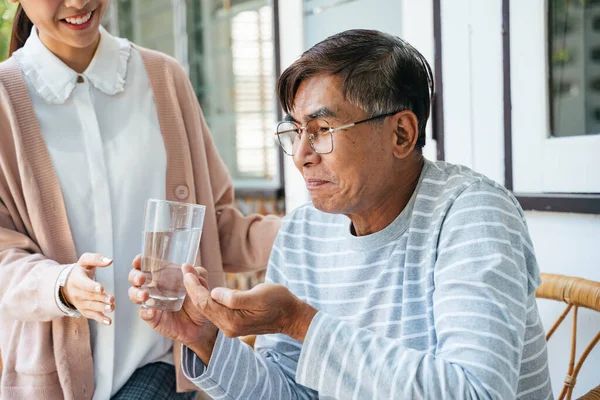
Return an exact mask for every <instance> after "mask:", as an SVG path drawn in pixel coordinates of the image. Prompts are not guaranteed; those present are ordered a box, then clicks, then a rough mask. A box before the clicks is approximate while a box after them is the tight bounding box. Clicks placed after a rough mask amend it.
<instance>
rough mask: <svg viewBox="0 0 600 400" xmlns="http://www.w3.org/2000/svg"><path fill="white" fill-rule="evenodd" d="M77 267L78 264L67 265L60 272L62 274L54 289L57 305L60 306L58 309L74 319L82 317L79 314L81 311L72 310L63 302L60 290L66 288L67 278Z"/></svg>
mask: <svg viewBox="0 0 600 400" xmlns="http://www.w3.org/2000/svg"><path fill="white" fill-rule="evenodd" d="M76 265H77V264H70V265H67V266H66V267H65V268H63V270H62V271H60V274H58V278H57V279H56V284H55V288H54V296H55V300H56V305H57V306H58V308H60V310H61V311H62V312H63V313H65V314H66V315H68V316H69V317H73V318H79V317H81V312H79V310H77V309H72V308H70V307H68V306H67V305H66V304H65V303H64V302H63V301H62V299H61V296H60V289H61V288H62V287H64V286H65V283H66V282H67V278H68V277H69V274H70V273H71V271H72V270H73V268H74V267H75V266H76Z"/></svg>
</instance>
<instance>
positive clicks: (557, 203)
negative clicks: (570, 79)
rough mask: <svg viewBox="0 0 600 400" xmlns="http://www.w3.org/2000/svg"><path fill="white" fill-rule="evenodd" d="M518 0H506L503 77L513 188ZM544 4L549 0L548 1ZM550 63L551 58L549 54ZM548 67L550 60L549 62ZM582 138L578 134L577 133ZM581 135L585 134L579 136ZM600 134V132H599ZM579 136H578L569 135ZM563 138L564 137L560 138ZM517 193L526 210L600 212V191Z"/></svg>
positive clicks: (507, 151) (508, 176)
mask: <svg viewBox="0 0 600 400" xmlns="http://www.w3.org/2000/svg"><path fill="white" fill-rule="evenodd" d="M511 1H514V0H502V28H503V29H502V47H503V54H504V57H503V59H504V61H503V62H504V65H503V67H504V68H503V75H504V76H503V79H504V82H503V84H504V148H505V157H504V159H505V186H506V188H507V189H509V190H511V191H515V176H514V173H515V171H514V162H515V159H514V153H513V150H514V147H515V143H514V140H513V110H512V94H513V93H512V82H511V78H512V75H511V43H510V33H511V27H510V3H511ZM544 4H547V3H546V1H544ZM545 62H546V63H547V62H548V61H547V58H545ZM546 67H547V64H546ZM549 84H550V82H549V79H546V85H547V87H546V92H545V96H544V97H545V98H546V102H545V106H546V107H548V108H550V99H549V95H548V93H550V90H549ZM544 116H545V117H546V121H544V123H545V124H547V125H548V126H549V124H550V121H549V120H548V119H547V117H548V116H549V112H548V110H546V113H544ZM575 138H578V137H575ZM579 138H581V137H579ZM599 138H600V135H599ZM569 139H571V141H572V140H576V139H574V138H569ZM559 140H563V139H559ZM514 194H515V196H516V197H517V200H519V202H520V204H521V206H522V207H523V209H525V210H536V211H554V212H574V213H585V214H600V193H574V192H564V193H563V192H560V193H541V192H539V191H534V192H531V193H530V192H527V193H525V192H523V191H519V190H516V191H515V193H514Z"/></svg>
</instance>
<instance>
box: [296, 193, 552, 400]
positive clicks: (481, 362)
mask: <svg viewBox="0 0 600 400" xmlns="http://www.w3.org/2000/svg"><path fill="white" fill-rule="evenodd" d="M526 233H527V232H526V229H525V225H524V222H523V221H522V218H521V216H520V215H519V212H518V210H517V208H516V207H515V205H514V204H512V202H511V200H510V199H509V197H508V196H506V195H503V194H501V193H500V192H499V191H495V190H490V189H489V188H486V187H480V186H479V185H473V187H472V188H471V189H470V190H468V191H466V193H463V194H462V195H461V196H459V198H457V200H456V201H455V202H454V204H453V205H452V206H451V207H450V209H449V210H448V213H447V216H446V218H445V221H444V223H443V225H442V230H441V233H440V240H439V245H438V249H437V250H438V251H437V252H438V256H437V261H436V263H435V267H434V268H435V270H434V287H433V289H434V291H433V314H434V326H435V338H436V341H435V342H433V343H431V347H430V349H428V350H417V349H414V348H410V347H407V346H406V345H405V344H404V342H403V340H397V339H394V338H388V337H383V336H381V335H378V334H376V333H375V332H372V331H370V330H368V329H362V328H359V327H356V326H353V325H351V324H349V323H347V322H345V321H342V320H340V319H339V318H336V317H335V316H332V315H328V314H326V313H323V312H319V313H318V314H317V315H316V316H315V318H314V319H313V321H312V323H311V325H310V328H309V331H308V334H307V336H306V340H305V342H304V346H303V347H302V353H301V355H300V358H299V361H298V371H297V374H296V381H297V382H298V383H299V384H301V385H304V386H307V387H310V388H311V389H314V390H318V392H319V394H320V395H324V396H331V397H334V398H338V399H363V398H369V399H395V398H407V399H413V398H421V399H441V398H444V399H514V398H516V397H517V385H518V381H519V368H520V364H521V362H522V356H521V355H522V349H523V346H524V341H525V340H524V332H525V326H526V317H527V310H528V309H530V308H531V309H533V308H534V307H535V297H534V296H535V294H534V289H535V287H536V286H537V283H538V279H537V277H536V276H535V273H536V272H537V269H536V267H535V266H534V265H533V264H532V262H533V260H532V258H531V257H532V254H530V250H529V248H530V247H531V246H530V245H529V244H528V243H527V239H526V238H527V234H526ZM406 323H416V322H415V321H410V322H406ZM539 346H540V347H539V348H537V349H536V350H535V351H534V352H535V353H536V354H537V355H541V354H543V352H544V350H545V343H543V344H542V343H541V342H540V345H539ZM536 379H537V378H536ZM542 384H543V383H542Z"/></svg>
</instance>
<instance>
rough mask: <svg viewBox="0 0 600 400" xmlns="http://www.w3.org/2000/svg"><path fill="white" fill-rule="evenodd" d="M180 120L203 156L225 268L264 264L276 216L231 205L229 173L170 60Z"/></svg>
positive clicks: (181, 74) (185, 82)
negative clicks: (254, 212)
mask: <svg viewBox="0 0 600 400" xmlns="http://www.w3.org/2000/svg"><path fill="white" fill-rule="evenodd" d="M172 68H173V72H174V75H175V84H176V87H177V92H178V97H179V99H180V104H182V105H185V106H183V107H182V110H183V120H184V123H185V125H186V130H187V132H188V139H189V142H190V146H191V148H192V155H193V157H194V158H200V157H203V158H205V159H206V162H207V166H208V174H209V176H210V186H211V190H212V194H213V201H214V208H215V212H216V214H217V225H218V230H219V242H220V247H221V254H222V257H223V269H224V270H225V272H244V271H250V270H261V269H265V268H266V267H267V262H268V259H269V255H270V253H271V247H272V245H273V241H274V240H275V236H276V235H277V232H278V231H279V226H280V218H279V217H277V216H273V215H270V216H262V215H258V214H253V215H249V216H243V215H242V213H240V211H239V210H237V209H236V207H235V202H234V188H233V183H232V180H231V176H230V175H229V172H228V171H227V167H226V166H225V163H224V162H223V160H222V159H221V157H220V155H219V152H218V151H217V148H216V146H215V144H214V142H213V139H212V137H211V134H210V130H209V128H208V125H207V124H206V120H205V118H204V115H203V114H202V110H201V108H200V104H199V103H198V99H197V97H196V94H195V93H194V89H193V87H192V85H191V83H190V81H189V79H188V78H187V76H186V75H185V72H184V71H183V69H182V68H181V66H180V65H179V64H177V63H176V62H175V61H172Z"/></svg>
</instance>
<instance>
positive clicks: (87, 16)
mask: <svg viewBox="0 0 600 400" xmlns="http://www.w3.org/2000/svg"><path fill="white" fill-rule="evenodd" d="M90 18H92V12H91V11H90V12H89V13H87V14H85V15H83V16H81V17H77V18H65V21H67V22H68V23H70V24H73V25H82V24H85V23H86V22H88V21H89V20H90Z"/></svg>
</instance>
